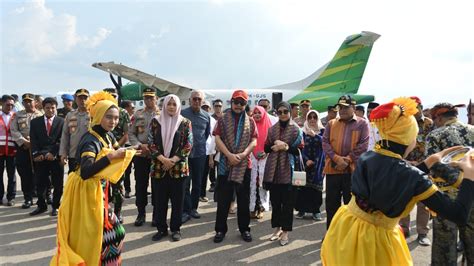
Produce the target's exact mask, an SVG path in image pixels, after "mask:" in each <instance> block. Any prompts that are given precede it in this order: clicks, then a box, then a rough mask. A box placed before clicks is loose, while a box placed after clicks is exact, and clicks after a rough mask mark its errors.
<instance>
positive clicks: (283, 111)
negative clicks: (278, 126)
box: [277, 109, 290, 115]
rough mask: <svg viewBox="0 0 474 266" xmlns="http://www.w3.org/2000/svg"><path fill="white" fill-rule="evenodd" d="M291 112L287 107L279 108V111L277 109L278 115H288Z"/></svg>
mask: <svg viewBox="0 0 474 266" xmlns="http://www.w3.org/2000/svg"><path fill="white" fill-rule="evenodd" d="M289 112H290V111H288V110H286V109H285V110H278V111H277V114H278V115H287V114H288V113H289Z"/></svg>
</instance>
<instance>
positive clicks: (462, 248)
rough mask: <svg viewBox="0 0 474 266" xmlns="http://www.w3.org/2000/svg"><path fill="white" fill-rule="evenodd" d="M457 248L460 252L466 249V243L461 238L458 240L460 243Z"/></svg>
mask: <svg viewBox="0 0 474 266" xmlns="http://www.w3.org/2000/svg"><path fill="white" fill-rule="evenodd" d="M456 250H457V251H458V252H463V251H464V243H463V242H462V241H461V240H459V241H458V244H457V245H456Z"/></svg>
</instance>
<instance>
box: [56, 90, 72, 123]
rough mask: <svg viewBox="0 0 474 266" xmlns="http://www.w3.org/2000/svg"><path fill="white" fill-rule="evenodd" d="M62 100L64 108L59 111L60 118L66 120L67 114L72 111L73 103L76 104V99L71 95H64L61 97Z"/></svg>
mask: <svg viewBox="0 0 474 266" xmlns="http://www.w3.org/2000/svg"><path fill="white" fill-rule="evenodd" d="M61 99H62V100H63V105H64V107H63V108H59V109H58V116H59V117H62V118H66V115H67V113H69V112H71V111H72V103H73V102H74V97H73V96H72V95H71V94H63V95H61Z"/></svg>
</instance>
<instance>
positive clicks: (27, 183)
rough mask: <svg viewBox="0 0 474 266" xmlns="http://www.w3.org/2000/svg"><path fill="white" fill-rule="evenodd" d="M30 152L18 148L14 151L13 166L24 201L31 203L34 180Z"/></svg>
mask: <svg viewBox="0 0 474 266" xmlns="http://www.w3.org/2000/svg"><path fill="white" fill-rule="evenodd" d="M32 163H33V162H32V160H31V157H30V150H25V149H23V148H21V147H19V148H18V149H17V151H16V157H15V164H16V169H17V171H18V174H19V175H20V182H21V191H22V192H23V197H24V199H25V201H33V191H34V189H35V184H36V181H35V178H34V174H33V166H32Z"/></svg>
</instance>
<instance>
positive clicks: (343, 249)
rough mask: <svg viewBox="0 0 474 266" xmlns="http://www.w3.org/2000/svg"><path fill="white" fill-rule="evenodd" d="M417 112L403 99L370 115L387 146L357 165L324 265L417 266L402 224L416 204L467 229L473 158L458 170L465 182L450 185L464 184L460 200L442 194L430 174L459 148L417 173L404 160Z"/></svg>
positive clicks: (430, 160)
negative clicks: (418, 202) (401, 227)
mask: <svg viewBox="0 0 474 266" xmlns="http://www.w3.org/2000/svg"><path fill="white" fill-rule="evenodd" d="M416 112H417V110H416V103H415V101H413V100H412V99H409V98H398V99H395V100H393V101H392V102H390V103H387V104H384V105H381V106H379V107H377V108H376V109H374V110H373V111H372V113H371V114H370V120H371V121H372V122H373V123H374V124H375V125H376V126H377V128H378V130H379V134H380V137H381V139H382V140H381V141H379V142H378V143H377V145H376V148H375V149H374V151H369V152H366V153H364V154H362V156H361V157H360V158H359V160H358V161H357V167H356V170H355V172H354V173H353V175H352V194H353V197H352V199H351V201H350V202H349V204H348V205H344V206H342V207H340V208H339V210H338V211H337V213H336V215H335V216H334V219H333V221H332V223H331V226H330V227H329V230H328V232H327V234H326V236H325V239H324V241H323V245H322V248H321V259H322V262H323V264H324V265H412V264H413V262H412V258H411V256H410V251H409V249H408V246H407V244H406V241H405V238H404V236H403V233H402V231H401V230H400V228H399V226H398V221H399V220H400V218H401V217H405V216H406V215H407V214H408V213H409V212H410V211H411V210H412V209H413V206H414V205H415V203H416V202H417V201H422V202H423V203H424V204H425V205H426V206H427V207H429V208H430V209H431V210H433V211H435V212H436V213H438V215H440V216H443V217H445V218H447V219H449V220H452V221H453V222H456V223H458V224H463V223H466V221H467V217H468V213H469V210H470V209H471V205H472V201H473V199H474V182H473V180H474V157H473V155H472V154H471V155H470V156H468V157H467V159H466V160H465V161H464V162H463V163H460V164H458V165H457V167H460V168H462V169H463V170H464V180H462V182H456V181H458V180H449V182H451V183H452V184H459V183H461V187H460V191H459V194H458V197H457V198H456V200H455V201H454V200H451V199H449V198H448V197H447V196H446V195H444V194H443V193H442V192H439V191H438V189H437V187H436V186H435V185H433V183H432V182H431V180H430V179H429V178H428V175H427V173H428V172H429V169H430V168H431V167H432V166H433V165H434V164H437V163H439V161H440V159H441V158H442V157H443V156H444V155H445V154H447V153H448V152H451V151H453V150H456V149H459V147H453V148H450V149H447V150H444V151H442V152H440V153H437V154H434V155H432V156H430V157H428V158H427V159H426V160H425V161H424V162H423V163H422V164H420V165H419V166H418V167H413V166H411V165H410V164H408V163H407V162H405V161H404V160H403V156H404V155H407V154H408V153H409V152H410V151H411V150H412V149H413V147H414V145H415V140H416V136H417V133H418V126H417V123H416V120H415V118H414V117H413V115H414V114H415V113H416ZM456 178H459V177H458V176H456V177H454V178H451V179H456Z"/></svg>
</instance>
